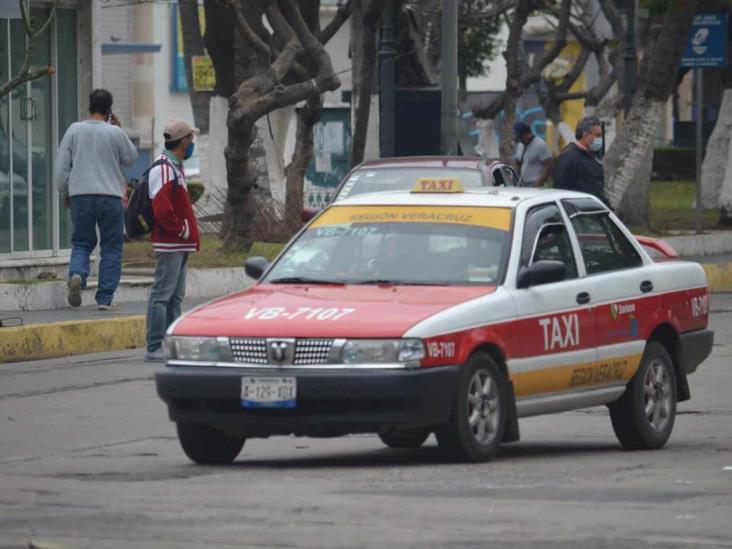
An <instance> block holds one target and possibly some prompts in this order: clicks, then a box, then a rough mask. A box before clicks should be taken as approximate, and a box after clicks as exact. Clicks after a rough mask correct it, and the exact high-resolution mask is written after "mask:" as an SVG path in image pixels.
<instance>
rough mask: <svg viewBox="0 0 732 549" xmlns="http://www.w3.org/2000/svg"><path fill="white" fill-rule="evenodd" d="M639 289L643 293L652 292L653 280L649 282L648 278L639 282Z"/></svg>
mask: <svg viewBox="0 0 732 549" xmlns="http://www.w3.org/2000/svg"><path fill="white" fill-rule="evenodd" d="M640 289H641V292H643V293H644V294H647V293H648V292H652V291H653V282H651V281H650V280H644V281H643V282H641V285H640Z"/></svg>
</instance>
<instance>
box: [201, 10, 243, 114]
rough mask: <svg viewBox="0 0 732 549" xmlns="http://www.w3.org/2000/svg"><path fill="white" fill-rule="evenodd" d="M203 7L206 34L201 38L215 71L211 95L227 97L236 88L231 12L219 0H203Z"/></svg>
mask: <svg viewBox="0 0 732 549" xmlns="http://www.w3.org/2000/svg"><path fill="white" fill-rule="evenodd" d="M203 7H204V10H205V13H206V34H205V35H204V37H203V40H204V44H205V46H206V51H208V54H209V55H210V56H211V62H212V63H213V67H214V73H216V86H215V87H214V91H213V95H218V96H220V97H226V98H227V99H228V98H229V97H231V94H233V93H234V90H235V88H236V85H235V82H234V24H233V22H232V21H231V13H230V12H229V10H228V9H226V7H224V6H223V5H222V4H221V3H220V2H219V0H204V3H203ZM207 108H208V107H207Z"/></svg>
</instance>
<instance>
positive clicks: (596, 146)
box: [590, 137, 602, 152]
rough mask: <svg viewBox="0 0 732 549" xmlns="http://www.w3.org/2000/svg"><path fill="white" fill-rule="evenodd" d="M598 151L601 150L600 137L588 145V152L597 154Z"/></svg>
mask: <svg viewBox="0 0 732 549" xmlns="http://www.w3.org/2000/svg"><path fill="white" fill-rule="evenodd" d="M600 149H602V137H595V139H593V140H592V143H591V144H590V150H591V151H592V152H597V151H599V150H600Z"/></svg>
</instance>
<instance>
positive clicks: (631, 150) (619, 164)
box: [604, 0, 697, 225]
mask: <svg viewBox="0 0 732 549" xmlns="http://www.w3.org/2000/svg"><path fill="white" fill-rule="evenodd" d="M696 8H697V1H696V0H686V1H685V2H670V3H669V4H668V7H667V11H666V14H665V17H664V18H663V22H662V23H660V24H658V25H655V26H654V27H653V28H652V29H651V38H650V47H649V48H648V51H647V52H646V54H645V55H644V56H643V60H642V63H641V66H640V70H639V71H638V73H639V78H638V87H637V91H636V93H635V97H634V98H633V105H632V107H631V109H630V112H629V113H628V116H627V118H626V120H625V123H624V124H623V126H622V127H621V128H620V131H619V132H618V134H617V137H616V138H615V141H614V142H613V144H612V146H611V147H610V149H609V150H608V152H607V154H606V156H605V160H604V164H605V189H606V194H607V196H608V198H609V199H610V202H611V204H612V205H613V206H614V207H616V208H618V210H619V212H620V213H621V215H622V216H623V218H624V219H625V221H626V222H628V223H631V224H641V225H647V224H648V221H649V217H648V212H649V203H648V187H649V185H650V170H648V169H647V167H648V164H649V163H650V161H651V158H652V151H653V139H654V137H655V135H656V130H657V128H658V123H659V121H660V120H661V117H662V116H663V111H664V109H665V106H666V102H667V101H668V98H669V95H670V94H671V90H672V88H673V85H674V82H675V80H676V74H677V71H678V69H679V65H680V63H681V57H682V55H683V52H684V48H685V46H686V40H687V36H688V34H689V29H690V28H691V25H692V23H693V20H694V15H695V13H696ZM644 168H646V169H644ZM629 192H630V194H628V193H629Z"/></svg>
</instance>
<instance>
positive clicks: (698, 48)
mask: <svg viewBox="0 0 732 549" xmlns="http://www.w3.org/2000/svg"><path fill="white" fill-rule="evenodd" d="M727 43H728V39H727V14H726V13H724V14H722V13H707V14H700V15H697V16H696V17H694V24H693V25H692V27H691V31H690V32H689V43H688V44H687V46H686V51H685V52H684V57H683V58H682V60H681V66H682V67H697V68H701V67H725V66H726V65H727Z"/></svg>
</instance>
